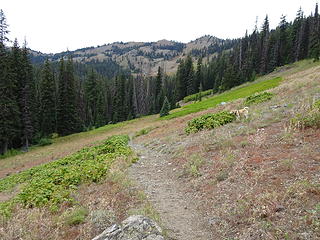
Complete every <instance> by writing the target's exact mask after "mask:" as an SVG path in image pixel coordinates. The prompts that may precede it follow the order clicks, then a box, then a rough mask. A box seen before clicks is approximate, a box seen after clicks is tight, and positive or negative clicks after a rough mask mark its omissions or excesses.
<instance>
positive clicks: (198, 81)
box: [195, 58, 203, 88]
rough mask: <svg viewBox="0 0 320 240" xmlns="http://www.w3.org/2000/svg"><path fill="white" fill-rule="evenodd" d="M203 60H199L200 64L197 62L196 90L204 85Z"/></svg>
mask: <svg viewBox="0 0 320 240" xmlns="http://www.w3.org/2000/svg"><path fill="white" fill-rule="evenodd" d="M202 71H203V70H202V58H199V59H198V62H197V71H196V76H195V86H196V88H199V87H200V84H202V82H203V80H202V78H203V77H202V75H203V73H202Z"/></svg>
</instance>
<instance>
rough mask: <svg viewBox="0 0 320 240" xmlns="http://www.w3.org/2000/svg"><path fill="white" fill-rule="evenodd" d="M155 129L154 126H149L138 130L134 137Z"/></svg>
mask: <svg viewBox="0 0 320 240" xmlns="http://www.w3.org/2000/svg"><path fill="white" fill-rule="evenodd" d="M153 129H154V128H153V127H148V128H144V129H141V130H140V131H138V132H136V133H135V134H134V137H139V136H142V135H146V134H148V133H149V132H150V131H152V130H153Z"/></svg>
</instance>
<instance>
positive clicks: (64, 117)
mask: <svg viewBox="0 0 320 240" xmlns="http://www.w3.org/2000/svg"><path fill="white" fill-rule="evenodd" d="M80 127H81V126H80V120H79V118H78V115H77V110H76V95H75V77H74V70H73V61H72V58H71V57H70V58H69V59H68V61H67V64H66V66H65V63H64V60H63V59H61V60H60V71H59V98H58V108H57V130H58V133H59V134H60V135H63V136H64V135H67V134H71V133H75V132H77V131H80Z"/></svg>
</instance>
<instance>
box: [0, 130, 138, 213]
mask: <svg viewBox="0 0 320 240" xmlns="http://www.w3.org/2000/svg"><path fill="white" fill-rule="evenodd" d="M128 141H129V137H128V136H113V137H111V138H108V139H107V140H106V141H105V142H104V143H103V144H101V145H99V146H95V147H90V148H84V149H82V150H80V151H78V152H76V153H74V154H72V155H70V156H67V157H65V158H62V159H59V160H56V161H53V162H50V163H47V164H43V165H40V166H36V167H33V168H31V169H29V170H26V171H23V172H21V173H18V174H14V175H11V176H8V177H6V178H4V179H1V180H0V192H2V191H5V190H10V189H12V188H14V187H15V186H17V185H20V184H21V185H20V192H18V194H17V195H16V196H15V197H14V198H13V199H11V200H9V201H7V202H3V203H1V204H0V214H1V215H8V214H9V212H10V209H11V208H12V206H14V205H15V204H16V203H20V204H22V205H23V206H25V207H42V206H48V207H50V208H51V209H55V208H56V206H59V205H60V204H61V203H63V202H67V203H70V204H73V202H74V199H73V197H72V194H71V193H72V191H75V190H76V189H77V187H78V186H79V185H80V184H82V183H90V182H99V181H100V180H101V179H103V178H104V177H105V176H106V174H107V173H108V170H109V168H110V166H111V164H112V163H113V162H114V161H115V160H116V159H117V158H118V157H121V156H123V157H128V156H129V155H131V154H132V151H131V149H130V148H129V147H128V146H127V145H128Z"/></svg>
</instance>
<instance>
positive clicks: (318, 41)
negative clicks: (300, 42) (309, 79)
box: [309, 3, 320, 61]
mask: <svg viewBox="0 0 320 240" xmlns="http://www.w3.org/2000/svg"><path fill="white" fill-rule="evenodd" d="M311 23H312V27H311V34H310V35H311V36H310V44H309V56H310V57H311V58H313V59H314V60H315V61H318V60H319V57H320V16H319V10H318V3H317V4H316V8H315V13H314V16H313V18H312V20H311Z"/></svg>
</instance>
